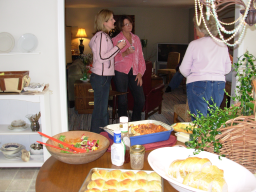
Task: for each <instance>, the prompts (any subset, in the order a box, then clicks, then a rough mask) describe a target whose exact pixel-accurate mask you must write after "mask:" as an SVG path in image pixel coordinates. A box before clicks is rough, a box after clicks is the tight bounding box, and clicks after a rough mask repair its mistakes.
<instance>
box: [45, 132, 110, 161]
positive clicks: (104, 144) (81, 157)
mask: <svg viewBox="0 0 256 192" xmlns="http://www.w3.org/2000/svg"><path fill="white" fill-rule="evenodd" d="M83 134H84V135H85V136H87V137H88V138H89V140H99V147H98V149H97V150H96V151H92V152H85V153H76V154H75V153H61V152H60V150H59V149H56V148H53V147H49V146H46V148H47V150H48V151H49V153H50V154H51V155H52V156H53V157H55V158H56V159H58V160H59V161H62V162H64V163H68V164H85V163H90V162H92V161H94V160H96V159H98V158H100V157H101V156H102V155H103V154H104V153H105V152H106V150H107V149H108V146H109V144H110V143H109V140H108V139H107V138H106V137H104V136H102V135H100V134H97V133H93V132H89V131H68V132H63V133H59V134H57V135H54V136H53V138H56V139H58V138H59V137H60V136H61V135H64V136H66V139H67V140H69V139H76V138H81V137H82V135H83ZM46 143H47V144H50V145H54V146H58V147H59V144H58V143H57V142H55V141H53V140H51V139H48V140H47V142H46Z"/></svg>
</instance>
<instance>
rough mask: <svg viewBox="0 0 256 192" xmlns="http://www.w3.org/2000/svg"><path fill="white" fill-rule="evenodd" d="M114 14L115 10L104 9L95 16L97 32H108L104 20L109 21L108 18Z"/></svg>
mask: <svg viewBox="0 0 256 192" xmlns="http://www.w3.org/2000/svg"><path fill="white" fill-rule="evenodd" d="M112 15H114V13H113V11H110V10H108V9H102V10H101V11H100V12H99V13H98V14H97V15H96V17H95V22H94V28H95V31H96V32H98V31H104V32H106V33H108V30H107V29H106V28H105V26H104V25H103V24H104V22H108V20H109V19H110V17H111V16H112ZM96 32H95V33H96Z"/></svg>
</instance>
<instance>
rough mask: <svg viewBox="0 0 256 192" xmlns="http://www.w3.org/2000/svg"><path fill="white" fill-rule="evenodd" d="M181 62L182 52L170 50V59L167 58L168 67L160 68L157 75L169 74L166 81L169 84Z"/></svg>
mask: <svg viewBox="0 0 256 192" xmlns="http://www.w3.org/2000/svg"><path fill="white" fill-rule="evenodd" d="M179 62H180V53H178V52H170V53H169V54H168V60H167V68H166V69H158V70H157V75H158V76H159V74H167V77H168V78H167V79H166V83H167V84H168V83H169V82H170V81H171V79H172V77H173V75H174V74H175V73H176V67H177V65H178V64H179Z"/></svg>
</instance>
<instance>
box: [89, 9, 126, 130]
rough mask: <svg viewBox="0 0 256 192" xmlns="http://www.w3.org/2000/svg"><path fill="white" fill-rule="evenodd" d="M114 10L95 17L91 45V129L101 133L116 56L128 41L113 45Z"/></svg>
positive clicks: (106, 115) (106, 118)
mask: <svg viewBox="0 0 256 192" xmlns="http://www.w3.org/2000/svg"><path fill="white" fill-rule="evenodd" d="M114 23H115V20H114V18H113V12H112V11H110V10H107V9H103V10H101V11H100V12H99V13H98V14H97V16H96V19H95V30H96V32H95V35H94V36H93V37H92V39H91V41H90V43H89V46H90V48H91V49H92V53H93V66H92V69H91V71H92V74H91V77H90V82H91V85H92V88H93V90H94V109H93V113H92V122H91V131H92V132H95V133H100V132H101V129H100V128H99V127H105V126H106V125H108V124H109V123H108V121H109V117H108V96H109V89H110V82H111V79H112V76H114V57H115V56H116V54H117V53H118V52H119V51H120V49H122V48H123V47H124V46H125V45H126V43H125V42H120V43H118V44H116V46H113V43H112V40H111V38H110V37H109V35H108V33H109V31H110V30H112V29H114Z"/></svg>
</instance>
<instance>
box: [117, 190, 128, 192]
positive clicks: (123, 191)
mask: <svg viewBox="0 0 256 192" xmlns="http://www.w3.org/2000/svg"><path fill="white" fill-rule="evenodd" d="M119 192H130V191H128V190H122V191H119Z"/></svg>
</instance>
